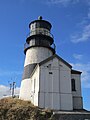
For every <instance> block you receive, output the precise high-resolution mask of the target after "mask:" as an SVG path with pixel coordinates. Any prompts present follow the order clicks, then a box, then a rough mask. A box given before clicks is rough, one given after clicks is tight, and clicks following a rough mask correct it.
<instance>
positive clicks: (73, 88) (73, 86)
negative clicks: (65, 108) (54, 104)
mask: <svg viewBox="0 0 90 120" xmlns="http://www.w3.org/2000/svg"><path fill="white" fill-rule="evenodd" d="M71 85H72V86H71V87H72V91H76V85H75V79H71Z"/></svg>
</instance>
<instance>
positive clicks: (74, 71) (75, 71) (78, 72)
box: [71, 70, 82, 74]
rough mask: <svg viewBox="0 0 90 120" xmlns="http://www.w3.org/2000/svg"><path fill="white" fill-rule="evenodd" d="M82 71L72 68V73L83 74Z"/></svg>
mask: <svg viewBox="0 0 90 120" xmlns="http://www.w3.org/2000/svg"><path fill="white" fill-rule="evenodd" d="M81 73H82V72H81V71H77V70H71V74H81Z"/></svg>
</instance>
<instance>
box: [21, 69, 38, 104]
mask: <svg viewBox="0 0 90 120" xmlns="http://www.w3.org/2000/svg"><path fill="white" fill-rule="evenodd" d="M38 91H39V67H37V68H36V70H35V71H34V72H33V75H32V77H31V78H29V79H24V80H22V81H21V87H20V95H19V98H20V99H22V100H30V101H31V102H32V103H33V104H34V105H36V106H38Z"/></svg>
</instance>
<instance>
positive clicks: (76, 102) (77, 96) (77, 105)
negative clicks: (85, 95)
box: [71, 74, 83, 109]
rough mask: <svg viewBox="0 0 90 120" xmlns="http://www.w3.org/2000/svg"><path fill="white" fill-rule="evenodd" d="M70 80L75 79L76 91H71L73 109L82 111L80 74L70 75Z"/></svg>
mask: <svg viewBox="0 0 90 120" xmlns="http://www.w3.org/2000/svg"><path fill="white" fill-rule="evenodd" d="M71 78H72V79H75V86H76V91H72V95H73V108H74V109H82V108H83V100H82V94H81V75H80V74H72V75H71Z"/></svg>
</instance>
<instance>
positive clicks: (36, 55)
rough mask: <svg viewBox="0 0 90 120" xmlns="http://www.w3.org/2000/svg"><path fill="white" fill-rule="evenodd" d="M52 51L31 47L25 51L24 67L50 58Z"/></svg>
mask: <svg viewBox="0 0 90 120" xmlns="http://www.w3.org/2000/svg"><path fill="white" fill-rule="evenodd" d="M52 54H53V53H52V51H51V50H49V49H48V48H45V47H32V48H30V49H28V50H27V52H26V58H25V64H24V66H26V65H28V64H33V63H39V62H41V61H43V60H45V59H46V58H48V57H50V56H52Z"/></svg>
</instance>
